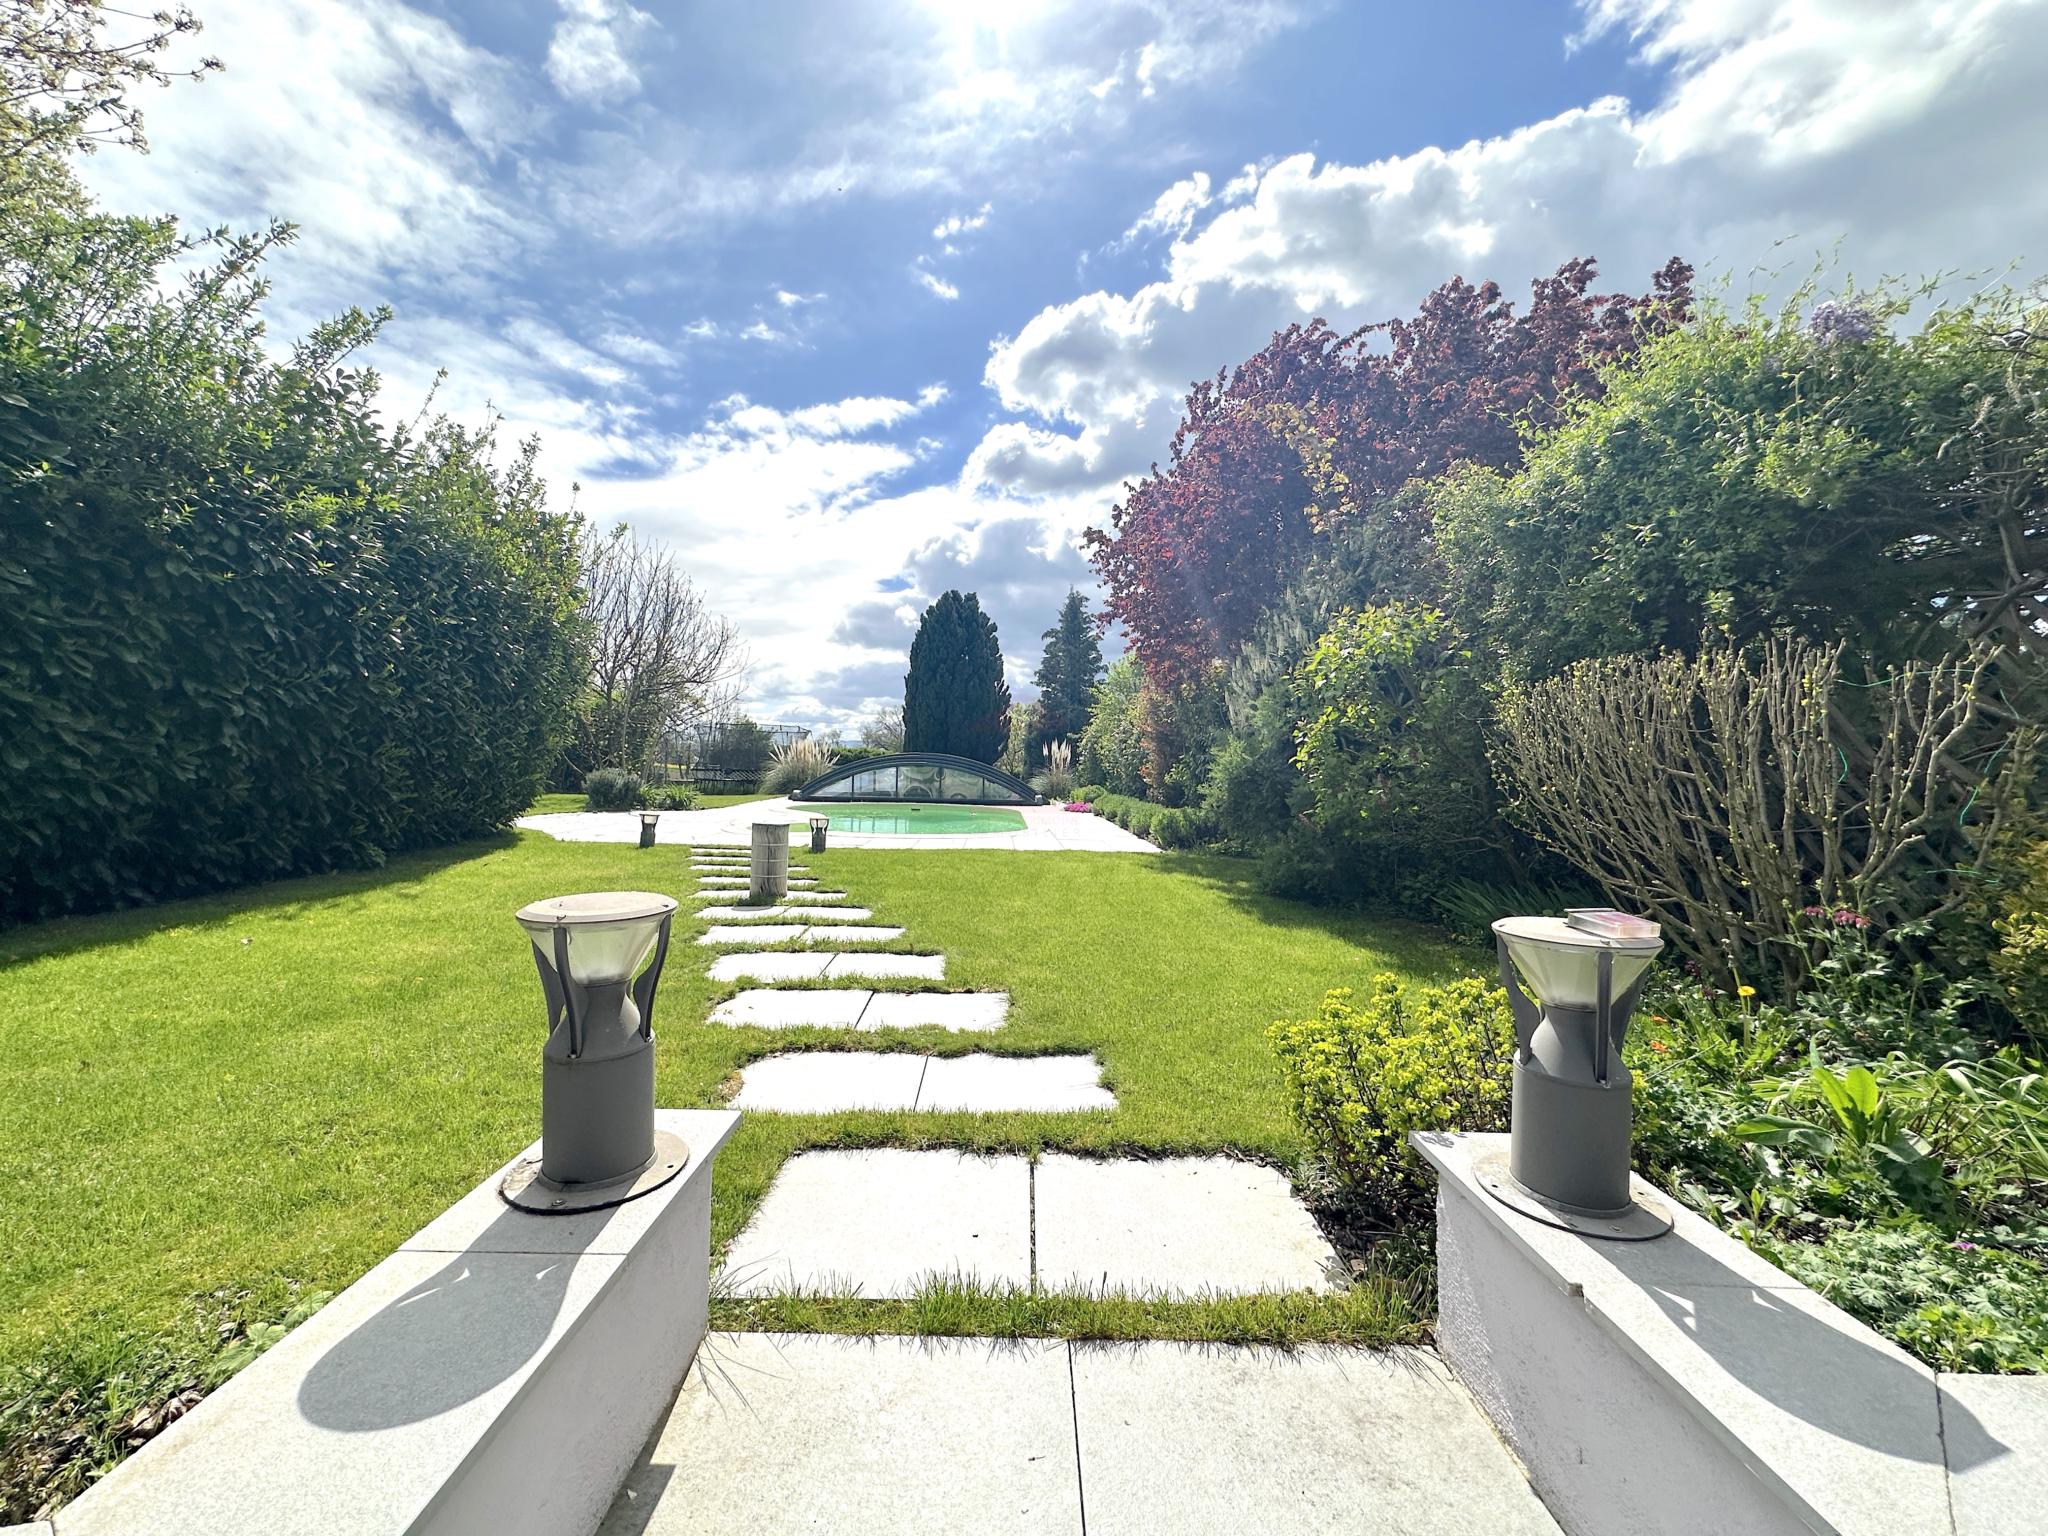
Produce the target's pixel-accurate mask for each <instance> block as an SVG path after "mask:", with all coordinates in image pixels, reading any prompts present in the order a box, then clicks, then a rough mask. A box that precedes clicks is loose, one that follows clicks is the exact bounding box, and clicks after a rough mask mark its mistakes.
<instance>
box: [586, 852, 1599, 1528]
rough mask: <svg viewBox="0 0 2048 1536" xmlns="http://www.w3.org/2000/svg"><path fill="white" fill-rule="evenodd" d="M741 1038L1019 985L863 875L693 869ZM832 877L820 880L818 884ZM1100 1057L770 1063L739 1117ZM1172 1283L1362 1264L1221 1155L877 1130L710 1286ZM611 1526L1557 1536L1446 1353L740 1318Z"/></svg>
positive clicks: (1003, 1001)
mask: <svg viewBox="0 0 2048 1536" xmlns="http://www.w3.org/2000/svg"><path fill="white" fill-rule="evenodd" d="M693 863H696V864H697V865H698V866H699V868H698V875H699V879H700V881H701V882H702V887H703V888H702V890H700V891H699V893H698V895H699V899H700V901H701V902H702V903H703V904H702V905H701V906H700V908H699V909H698V916H700V917H702V918H704V919H705V920H706V924H707V927H706V930H705V932H704V933H703V934H702V935H701V936H700V937H699V939H698V942H699V943H702V944H708V945H721V946H731V945H750V946H762V945H768V944H775V945H786V946H794V947H790V948H781V949H774V950H771V949H764V948H759V947H755V948H750V949H744V950H738V951H735V952H728V953H724V954H721V955H719V956H718V957H717V958H715V959H714V960H713V961H712V962H711V966H710V969H709V975H710V978H711V980H712V981H714V982H721V983H733V982H741V983H744V982H754V983H764V984H765V985H756V986H752V987H749V988H747V989H745V990H741V991H739V992H737V993H736V994H734V995H733V996H731V997H729V998H727V999H726V1000H724V1001H723V1002H721V1003H719V1004H718V1005H717V1006H716V1007H715V1008H714V1009H713V1010H712V1012H711V1015H710V1020H709V1022H710V1023H711V1024H714V1025H718V1026H722V1027H726V1028H758V1029H798V1028H817V1029H833V1030H844V1031H856V1032H863V1033H872V1032H874V1031H878V1030H884V1029H915V1028H935V1029H942V1030H947V1031H952V1032H961V1033H969V1032H971V1033H977V1034H982V1035H993V1034H997V1033H999V1032H1000V1031H1001V1030H1002V1029H1003V1027H1004V1025H1005V1023H1006V1021H1007V1019H1008V1017H1009V1006H1010V999H1009V997H1008V995H1007V994H1005V993H1001V992H990V993H953V992H938V991H911V990H897V989H895V988H893V987H884V988H875V989H869V988H861V987H853V986H847V985H845V984H844V983H845V982H846V981H848V980H854V979H861V980H868V979H872V980H877V981H882V980H887V981H898V980H901V979H904V978H911V979H929V980H933V981H938V980H943V979H944V977H945V970H946V961H945V957H944V956H943V955H937V954H927V955H902V954H887V953H865V954H864V953H860V952H858V951H854V950H848V949H844V948H834V949H831V950H829V951H828V950H823V949H818V948H810V947H808V946H810V945H814V944H820V943H831V944H834V945H853V944H857V943H862V942H876V941H879V940H883V939H887V940H895V939H900V938H903V937H905V930H904V929H902V928H899V927H891V926H888V925H887V924H886V923H884V922H879V921H871V919H874V918H875V917H876V914H875V913H874V912H873V911H871V910H870V909H869V908H866V907H854V906H833V905H829V904H828V901H833V900H836V901H844V900H845V899H846V893H844V892H831V893H822V892H818V893H814V892H813V891H809V890H797V889H795V888H794V886H795V882H792V887H793V889H792V891H791V894H790V896H789V897H788V898H787V899H785V900H783V901H781V902H778V903H776V904H774V905H763V906H745V905H740V904H737V903H736V902H735V901H734V894H735V890H736V889H737V888H740V887H744V885H745V883H746V880H745V863H744V857H743V856H735V857H734V858H730V859H728V858H719V857H713V858H701V857H700V858H696V859H693ZM812 883H813V885H815V882H812ZM1101 1071H1102V1069H1101V1064H1100V1062H1098V1061H1097V1059H1096V1058H1095V1057H1094V1056H1092V1055H1085V1054H1078V1053H1076V1054H1067V1055H1058V1056H1032V1057H1026V1056H1011V1055H998V1054H993V1053H987V1052H975V1053H972V1054H967V1055H935V1054H931V1053H929V1052H924V1051H875V1050H837V1049H821V1048H816V1047H805V1046H802V1045H797V1046H795V1047H793V1048H791V1049H787V1050H784V1051H781V1052H778V1053H777V1054H774V1055H770V1056H766V1057H763V1058H761V1059H759V1060H756V1061H753V1062H750V1063H749V1064H748V1065H747V1066H746V1067H745V1068H744V1069H742V1071H741V1073H740V1085H739V1089H738V1091H737V1093H736V1094H735V1096H734V1098H733V1100H732V1102H733V1104H734V1106H735V1107H737V1108H739V1109H742V1110H748V1111H755V1112H768V1113H774V1114H783V1115H802V1114H829V1113H834V1112H839V1111H844V1110H848V1109H861V1108H868V1109H876V1110H887V1111H910V1112H917V1113H925V1112H931V1113H961V1112H965V1113H977V1112H979V1113H1002V1112H1028V1113H1043V1114H1078V1113H1091V1112H1092V1113H1096V1114H1103V1113H1108V1112H1113V1111H1114V1110H1115V1109H1116V1107H1117V1101H1116V1097H1115V1095H1114V1094H1112V1093H1111V1092H1110V1090H1108V1089H1107V1088H1105V1087H1104V1086H1103V1085H1102V1082H1101ZM941 1279H944V1280H951V1281H955V1282H973V1283H975V1284H977V1285H980V1286H983V1287H987V1288H992V1289H998V1290H1000V1289H1004V1288H1014V1289H1016V1290H1035V1291H1042V1292H1058V1293H1064V1294H1073V1295H1086V1296H1097V1297H1100V1296H1113V1295H1127V1296H1145V1297H1159V1298H1165V1299H1169V1300H1190V1299H1195V1298H1201V1297H1209V1296H1218V1295H1229V1294H1251V1293H1262V1292H1270V1293H1299V1292H1304V1291H1315V1292H1326V1291H1330V1290H1332V1289H1334V1288H1336V1287H1338V1286H1340V1285H1341V1284H1342V1283H1343V1277H1342V1275H1341V1272H1340V1269H1339V1264H1338V1258H1337V1255H1336V1253H1335V1252H1334V1250H1333V1249H1332V1248H1331V1246H1330V1244H1329V1242H1328V1241H1327V1239H1325V1238H1324V1236H1323V1235H1322V1232H1321V1231H1320V1229H1318V1227H1317V1226H1316V1223H1315V1221H1314V1219H1313V1218H1312V1217H1311V1216H1310V1215H1309V1213H1308V1211H1307V1209H1306V1208H1305V1207H1303V1206H1302V1204H1301V1203H1300V1202H1299V1201H1298V1200H1296V1199H1295V1198H1294V1195H1293V1193H1292V1191H1291V1190H1290V1189H1289V1187H1288V1181H1287V1179H1286V1177H1285V1176H1284V1175H1282V1174H1281V1173H1279V1172H1278V1171H1277V1170H1275V1169H1272V1168H1267V1167H1264V1166H1260V1165H1257V1164H1253V1163H1247V1162H1240V1161H1237V1160H1235V1159H1233V1158H1227V1157H1170V1158H1159V1159H1130V1158H1126V1159H1100V1158H1086V1157H1078V1156H1073V1155H1069V1154H1065V1153H1058V1152H1047V1153H1045V1154H1043V1155H1042V1156H1040V1157H1038V1158H1037V1159H1035V1160H1034V1159H1032V1158H1028V1157H1024V1156H1020V1155H1013V1154H1004V1155H982V1154H976V1153H966V1152H959V1151H930V1150H912V1149H908V1148H897V1147H881V1148H872V1149H863V1150H836V1149H835V1150H823V1149H821V1150H814V1151H807V1152H801V1153H798V1154H797V1155H796V1156H794V1157H791V1158H789V1159H788V1160H787V1161H786V1162H784V1163H783V1165H782V1167H781V1169H780V1170H779V1171H778V1173H777V1174H776V1177H775V1180H774V1182H773V1184H772V1185H771V1186H770V1187H769V1190H768V1193H767V1195H766V1196H765V1197H764V1198H763V1199H762V1201H761V1203H760V1204H759V1206H757V1207H756V1208H755V1211H754V1213H753V1216H752V1218H751V1219H750V1220H749V1221H748V1223H747V1225H746V1227H745V1229H744V1230H743V1231H742V1232H741V1233H740V1235H739V1236H738V1238H736V1239H735V1240H734V1242H733V1244H732V1246H731V1248H730V1250H729V1252H728V1254H727V1256H726V1260H725V1263H724V1266H723V1268H722V1269H721V1271H720V1272H719V1274H718V1276H717V1277H716V1281H715V1283H716V1285H717V1286H718V1287H719V1288H720V1289H721V1290H723V1291H724V1292H726V1293H727V1294H731V1295H739V1296H767V1295H776V1294H782V1293H800V1294H803V1295H815V1296H848V1297H868V1298H892V1297H912V1296H916V1295H918V1294H919V1293H920V1292H921V1291H923V1290H925V1289H926V1288H928V1287H929V1286H931V1285H932V1283H933V1282H934V1281H935V1280H941ZM602 1530H603V1536H635V1533H641V1532H647V1533H654V1536H682V1533H695V1532H703V1533H711V1532H718V1533H720V1536H723V1533H725V1532H728V1531H735V1530H744V1531H750V1532H765V1533H777V1532H791V1533H794V1532H799V1531H802V1532H811V1531H828V1532H861V1533H876V1536H892V1533H902V1536H910V1533H920V1536H922V1533H927V1532H946V1533H951V1532H956V1531H957V1532H975V1533H982V1532H991V1533H1005V1532H1018V1533H1027V1532H1028V1533H1036V1532H1055V1531H1056V1532H1062V1533H1075V1536H1137V1533H1159V1536H1169V1533H1170V1536H1180V1533H1190V1536H1209V1533H1214V1536H1261V1533H1268V1532H1270V1533H1273V1536H1279V1533H1282V1532H1286V1533H1293V1532H1306V1531H1324V1530H1345V1531H1359V1532H1376V1533H1384V1536H1410V1533H1415V1536H1432V1533H1442V1536H1451V1533H1461V1536H1462V1533H1472V1536H1479V1533H1485V1536H1524V1533H1527V1536H1539V1533H1540V1536H1558V1528H1557V1526H1556V1525H1555V1524H1554V1523H1553V1522H1552V1521H1551V1519H1550V1517H1549V1515H1548V1514H1547V1513H1546V1512H1545V1511H1544V1509H1543V1507H1542V1505H1541V1504H1540V1503H1539V1502H1538V1501H1537V1499H1536V1498H1535V1496H1534V1494H1533V1493H1531V1492H1530V1489H1529V1486H1528V1483H1527V1481H1526V1479H1525V1477H1524V1476H1523V1474H1522V1471H1521V1469H1520V1467H1519V1466H1518V1465H1517V1464H1516V1462H1515V1461H1514V1459H1513V1457H1512V1456H1511V1455H1509V1454H1508V1452H1507V1451H1506V1450H1505V1449H1503V1447H1502V1446H1501V1444H1500V1442H1499V1441H1498V1440H1497V1439H1496V1438H1495V1437H1494V1435H1493V1432H1492V1430H1491V1428H1490V1427H1489V1426H1488V1425H1487V1423H1486V1421H1485V1420H1484V1419H1483V1418H1482V1417H1481V1415H1480V1414H1479V1412H1478V1411H1477V1409H1476V1408H1475V1407H1474V1406H1473V1404H1472V1401H1471V1399H1470V1397H1469V1396H1468V1395H1467V1394H1466V1393H1465V1392H1464V1390H1463V1389H1462V1388H1461V1387H1459V1386H1458V1385H1457V1383H1456V1382H1455V1381H1454V1380H1453V1379H1452V1378H1451V1377H1450V1375H1449V1373H1448V1372H1447V1371H1446V1370H1445V1368H1444V1366H1443V1364H1442V1362H1441V1361H1440V1360H1439V1359H1438V1358H1437V1356H1436V1355H1435V1354H1434V1352H1432V1351H1429V1350H1421V1349H1396V1350H1380V1351H1374V1350H1364V1349H1311V1350H1303V1351H1297V1352H1294V1353H1291V1354H1284V1353H1281V1352H1279V1351H1276V1350H1268V1349H1256V1348H1244V1347H1209V1346H1196V1345H1185V1344H1165V1343H1157V1344H1141V1345H1135V1346H1117V1347H1110V1346H1088V1345H1068V1344H1064V1343H1060V1342H1058V1341H1054V1340H1044V1339H1027V1340H992V1339H952V1338H899V1337H881V1338H841V1337H834V1336H829V1335H827V1336H817V1335H776V1334H721V1335H713V1336H712V1337H711V1338H709V1339H707V1340H706V1341H705V1343H704V1345H703V1347H702V1348H701V1349H700V1350H699V1352H698V1356H697V1360H696V1362H695V1363H694V1364H693V1365H692V1367H691V1370H690V1373H689V1376H688V1378H687V1380H686V1381H685V1382H684V1384H683V1389H682V1392H681V1394H680V1395H679V1397H678V1398H677V1400H676V1404H675V1406H674V1408H673V1410H672V1411H671V1413H670V1415H669V1417H668V1419H667V1421H666V1422H665V1424H664V1425H663V1427H662V1428H661V1430H660V1431H659V1432H658V1433H657V1435H656V1437H655V1439H654V1441H653V1442H652V1443H651V1445H650V1446H649V1448H648V1450H647V1451H646V1452H645V1453H644V1455H643V1457H642V1459H641V1462H640V1464H639V1465H638V1466H637V1467H636V1469H635V1471H634V1472H633V1473H632V1475H631V1476H630V1477H629V1479H628V1481H627V1484H626V1487H625V1488H624V1490H623V1491H622V1492H621V1493H620V1495H619V1497H618V1500H617V1502H616V1503H615V1504H614V1505H613V1507H612V1510H611V1512H610V1514H609V1515H608V1516H607V1518H606V1520H605V1523H604V1526H603V1528H602Z"/></svg>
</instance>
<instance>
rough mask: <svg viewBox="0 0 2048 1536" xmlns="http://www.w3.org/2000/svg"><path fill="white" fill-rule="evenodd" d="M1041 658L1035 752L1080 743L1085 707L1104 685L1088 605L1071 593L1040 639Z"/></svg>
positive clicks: (1086, 709)
mask: <svg viewBox="0 0 2048 1536" xmlns="http://www.w3.org/2000/svg"><path fill="white" fill-rule="evenodd" d="M1044 639H1045V657H1044V659H1043V660H1041V661H1040V662H1039V664H1038V675H1037V676H1036V677H1034V678H1033V679H1032V681H1033V682H1035V683H1037V684H1038V689H1039V700H1038V704H1039V722H1038V728H1037V730H1036V732H1035V733H1034V734H1035V737H1036V740H1035V741H1034V743H1033V746H1034V748H1035V747H1036V746H1038V745H1039V744H1040V743H1043V742H1048V741H1068V742H1078V741H1079V740H1080V739H1081V733H1082V732H1083V731H1085V730H1086V729H1088V710H1089V701H1090V700H1091V699H1092V698H1093V697H1094V695H1095V685H1096V684H1097V683H1099V682H1101V681H1102V647H1101V645H1100V644H1098V643H1097V641H1096V638H1095V623H1094V621H1093V620H1092V619H1090V618H1089V616H1088V600H1087V599H1086V598H1084V597H1082V596H1081V594H1080V593H1079V592H1077V591H1074V590H1073V589H1072V588H1069V589H1068V591H1067V600H1066V601H1065V602H1064V603H1062V604H1061V605H1060V616H1059V618H1058V619H1056V620H1055V621H1054V623H1053V626H1052V628H1051V629H1048V630H1047V631H1046V632H1045V635H1044Z"/></svg>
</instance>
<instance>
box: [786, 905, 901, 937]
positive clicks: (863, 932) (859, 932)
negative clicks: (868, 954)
mask: <svg viewBox="0 0 2048 1536" xmlns="http://www.w3.org/2000/svg"><path fill="white" fill-rule="evenodd" d="M810 915H811V916H813V917H817V916H818V915H819V914H818V913H816V912H813V913H811V914H810ZM903 934H904V930H903V929H901V928H885V927H881V926H878V925H874V924H870V925H869V926H867V927H865V928H862V927H857V926H856V927H850V928H837V927H832V926H829V925H828V926H826V927H822V928H813V929H811V930H810V932H808V933H806V934H805V935H804V942H805V943H806V944H889V943H893V942H895V941H896V940H897V939H900V938H902V937H903Z"/></svg>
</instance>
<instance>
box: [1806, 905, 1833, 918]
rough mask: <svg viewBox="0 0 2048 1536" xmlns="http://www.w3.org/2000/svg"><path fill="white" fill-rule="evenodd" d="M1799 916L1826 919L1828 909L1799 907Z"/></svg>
mask: <svg viewBox="0 0 2048 1536" xmlns="http://www.w3.org/2000/svg"><path fill="white" fill-rule="evenodd" d="M1799 915H1800V916H1801V917H1826V916H1827V915H1828V909H1827V908H1826V907H1801V908H1800V909H1799Z"/></svg>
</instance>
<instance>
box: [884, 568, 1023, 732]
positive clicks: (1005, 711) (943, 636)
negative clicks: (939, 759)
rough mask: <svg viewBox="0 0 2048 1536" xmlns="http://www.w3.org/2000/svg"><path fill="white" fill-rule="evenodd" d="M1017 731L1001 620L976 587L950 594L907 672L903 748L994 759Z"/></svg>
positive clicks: (921, 634) (931, 611) (927, 614)
mask: <svg viewBox="0 0 2048 1536" xmlns="http://www.w3.org/2000/svg"><path fill="white" fill-rule="evenodd" d="M1009 733H1010V685H1009V684H1008V683H1006V682H1004V681H1003V648H1002V646H1001V645H999V644H998V643H997V641H996V626H995V621H994V620H993V619H991V618H989V616H988V615H987V614H985V613H983V612H982V611H981V600H980V599H979V598H978V597H976V596H975V595H974V594H973V593H972V592H969V593H967V594H965V595H964V596H963V595H962V594H960V593H958V592H948V593H946V594H945V595H944V596H943V597H941V598H940V599H939V600H938V601H937V602H935V603H933V604H932V605H931V607H929V608H927V609H925V611H924V618H923V619H922V620H920V621H919V623H918V626H917V638H916V639H914V640H912V641H911V642H910V671H909V672H907V673H906V674H905V675H904V678H903V750H904V751H906V752H952V753H957V754H958V755H959V756H961V757H971V758H973V759H974V760H975V761H977V762H982V763H993V762H994V761H995V760H996V759H997V758H998V757H1001V756H1002V755H1003V746H1004V743H1005V742H1006V741H1007V740H1008V738H1009Z"/></svg>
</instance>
